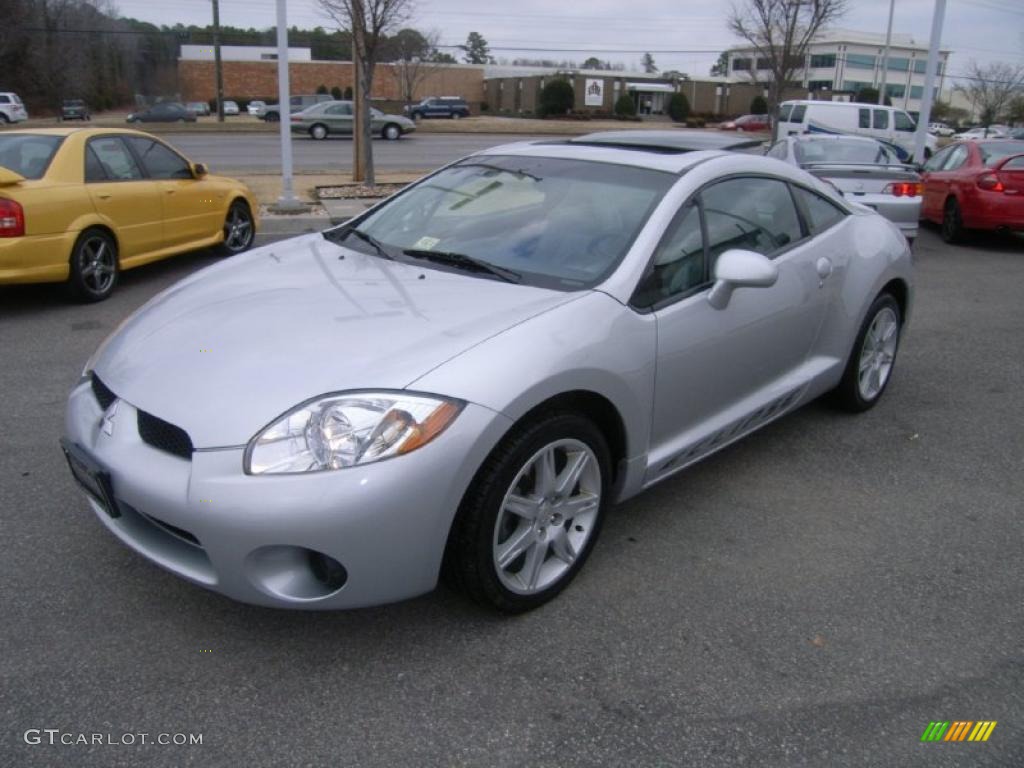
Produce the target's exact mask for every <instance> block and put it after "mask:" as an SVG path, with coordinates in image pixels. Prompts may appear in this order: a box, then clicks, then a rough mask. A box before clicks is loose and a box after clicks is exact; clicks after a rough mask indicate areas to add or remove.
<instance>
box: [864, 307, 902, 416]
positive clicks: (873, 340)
mask: <svg viewBox="0 0 1024 768" xmlns="http://www.w3.org/2000/svg"><path fill="white" fill-rule="evenodd" d="M899 337H900V323H899V319H898V318H897V317H896V313H895V312H894V311H893V310H892V309H891V308H890V307H883V308H882V309H881V310H879V312H878V314H877V315H875V318H874V320H872V321H871V325H870V326H869V327H868V332H867V334H865V336H864V345H863V346H862V347H861V352H860V361H859V364H858V367H857V388H858V390H859V392H860V396H861V397H862V398H863V399H864V400H865V401H871V400H874V399H875V398H876V397H878V396H879V395H880V394H881V392H882V390H883V389H884V388H885V383H886V382H887V381H888V380H889V374H890V373H891V372H892V365H893V361H894V360H895V359H896V345H897V344H898V343H899Z"/></svg>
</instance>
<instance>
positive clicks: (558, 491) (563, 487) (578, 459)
mask: <svg viewBox="0 0 1024 768" xmlns="http://www.w3.org/2000/svg"><path fill="white" fill-rule="evenodd" d="M589 458H590V456H589V455H588V454H587V453H585V452H584V451H580V452H579V453H575V454H573V453H570V454H569V461H568V463H567V464H566V465H565V468H564V469H563V470H562V473H561V474H560V475H559V476H558V478H557V479H556V481H555V495H557V496H559V497H565V496H568V495H569V494H570V493H572V491H573V489H574V488H575V487H576V484H577V483H578V482H579V481H580V475H582V474H583V470H584V468H585V467H586V466H587V460H588V459H589Z"/></svg>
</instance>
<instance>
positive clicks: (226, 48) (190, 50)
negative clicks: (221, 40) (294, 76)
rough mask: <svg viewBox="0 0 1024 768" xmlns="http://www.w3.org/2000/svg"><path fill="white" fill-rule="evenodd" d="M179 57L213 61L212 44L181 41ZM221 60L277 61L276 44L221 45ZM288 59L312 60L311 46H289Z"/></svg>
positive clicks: (187, 59) (186, 59) (189, 59)
mask: <svg viewBox="0 0 1024 768" xmlns="http://www.w3.org/2000/svg"><path fill="white" fill-rule="evenodd" d="M180 58H181V59H183V60H185V61H213V60H214V52H213V46H212V45H193V44H191V43H183V44H182V46H181V54H180ZM220 58H221V61H277V46H269V45H222V46H221V47H220ZM288 60H289V61H312V60H313V49H312V48H289V49H288Z"/></svg>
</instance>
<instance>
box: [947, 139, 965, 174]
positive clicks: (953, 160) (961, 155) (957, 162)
mask: <svg viewBox="0 0 1024 768" xmlns="http://www.w3.org/2000/svg"><path fill="white" fill-rule="evenodd" d="M965 162H967V147H965V146H964V145H963V144H958V145H957V146H956V147H954V148H953V151H952V152H950V153H949V158H948V159H947V160H946V162H944V163H943V164H942V170H944V171H955V170H956V169H957V168H959V167H960V166H961V165H963V164H964V163H965Z"/></svg>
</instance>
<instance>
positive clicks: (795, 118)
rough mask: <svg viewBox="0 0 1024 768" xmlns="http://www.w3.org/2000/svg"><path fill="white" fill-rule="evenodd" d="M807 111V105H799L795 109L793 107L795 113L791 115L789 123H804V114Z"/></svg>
mask: <svg viewBox="0 0 1024 768" xmlns="http://www.w3.org/2000/svg"><path fill="white" fill-rule="evenodd" d="M806 111H807V105H806V104H797V105H796V106H795V107H793V111H792V112H790V113H789V122H791V123H802V122H803V121H804V113H805V112H806Z"/></svg>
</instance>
